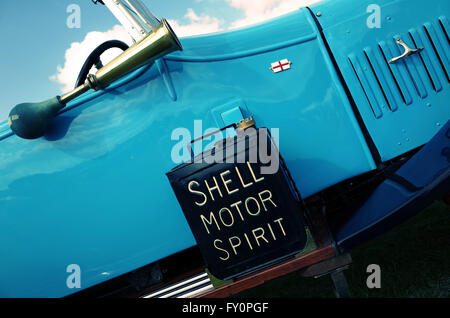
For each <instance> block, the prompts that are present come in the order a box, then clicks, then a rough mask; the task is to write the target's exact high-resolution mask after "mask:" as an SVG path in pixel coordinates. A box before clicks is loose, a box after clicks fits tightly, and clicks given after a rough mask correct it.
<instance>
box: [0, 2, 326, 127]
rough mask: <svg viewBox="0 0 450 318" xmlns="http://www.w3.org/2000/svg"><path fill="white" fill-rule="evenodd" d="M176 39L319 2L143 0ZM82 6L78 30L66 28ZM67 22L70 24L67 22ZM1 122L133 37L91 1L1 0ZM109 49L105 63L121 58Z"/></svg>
mask: <svg viewBox="0 0 450 318" xmlns="http://www.w3.org/2000/svg"><path fill="white" fill-rule="evenodd" d="M142 1H143V2H144V3H145V4H146V6H147V7H148V8H149V9H150V11H152V12H153V14H155V15H156V16H157V17H164V18H166V19H167V20H168V21H169V22H170V24H171V26H172V27H173V29H174V31H175V32H176V34H177V35H178V36H179V37H185V36H194V35H199V34H208V33H214V32H224V31H227V30H231V29H235V28H241V27H245V26H248V25H251V24H255V23H260V22H263V21H266V20H269V19H271V18H274V17H276V16H279V15H283V14H285V13H288V12H291V11H294V10H296V9H298V8H300V7H303V6H307V5H310V4H312V3H315V2H318V0H142ZM73 4H76V5H78V6H79V8H80V19H79V22H80V23H79V27H78V26H77V27H72V28H70V27H68V24H67V21H68V19H69V20H70V21H73V20H71V19H70V18H71V14H72V13H73V12H74V11H72V10H69V11H68V8H69V9H70V6H71V5H73ZM69 24H70V23H69ZM0 39H1V40H2V42H1V44H0V48H1V49H0V74H1V76H0V93H1V94H0V96H1V99H0V122H2V121H3V120H5V119H6V118H7V116H8V113H9V111H10V109H11V108H12V107H14V105H16V104H18V103H22V102H37V101H42V100H45V99H48V98H51V97H54V96H55V95H61V94H63V93H65V92H68V91H70V90H71V89H73V86H74V85H75V81H76V78H77V76H78V72H79V71H80V68H81V66H82V65H83V63H84V61H85V59H86V58H87V56H88V55H89V54H90V52H91V51H92V50H94V49H95V48H96V47H97V46H98V45H100V44H101V43H103V42H104V41H107V40H111V39H118V40H122V41H124V42H126V43H128V44H132V40H131V37H130V36H129V35H128V34H127V32H126V31H125V30H124V28H123V27H122V26H121V25H120V23H119V22H118V21H117V20H116V18H115V17H114V16H113V15H112V13H111V12H110V11H109V10H108V9H107V8H106V7H105V6H103V5H100V4H97V5H95V4H94V3H93V2H92V1H91V0H39V1H36V0H21V1H5V0H0ZM119 53H120V51H118V50H114V49H113V50H110V51H108V52H106V53H105V55H102V61H103V63H106V62H107V61H108V60H110V59H112V58H113V57H114V56H115V55H117V54H119Z"/></svg>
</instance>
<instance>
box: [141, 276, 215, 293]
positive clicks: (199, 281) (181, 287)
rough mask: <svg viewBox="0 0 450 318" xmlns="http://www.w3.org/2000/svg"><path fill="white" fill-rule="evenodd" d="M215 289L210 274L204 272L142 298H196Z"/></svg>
mask: <svg viewBox="0 0 450 318" xmlns="http://www.w3.org/2000/svg"><path fill="white" fill-rule="evenodd" d="M213 289H214V286H213V285H212V283H211V280H210V279H209V277H208V274H207V273H206V272H202V273H200V274H197V275H195V276H193V277H190V278H187V279H185V280H182V281H180V282H178V283H175V284H173V285H170V286H167V287H165V288H163V289H160V290H158V291H156V292H153V293H151V294H148V295H145V296H142V297H141V298H194V297H196V296H198V295H200V294H204V293H206V292H209V291H211V290H213Z"/></svg>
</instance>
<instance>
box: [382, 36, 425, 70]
mask: <svg viewBox="0 0 450 318" xmlns="http://www.w3.org/2000/svg"><path fill="white" fill-rule="evenodd" d="M396 42H397V43H398V44H399V45H401V46H403V48H404V49H405V52H403V54H402V55H400V56H397V57H394V58H392V59H390V60H389V64H394V63H397V62H398V61H400V60H403V59H404V58H406V57H408V56H410V55H412V54H415V53H418V52H420V51H422V50H423V47H419V48H417V49H411V48H410V47H409V46H408V45H407V44H406V43H405V42H403V40H402V39H400V38H399V37H398V38H397V41H396Z"/></svg>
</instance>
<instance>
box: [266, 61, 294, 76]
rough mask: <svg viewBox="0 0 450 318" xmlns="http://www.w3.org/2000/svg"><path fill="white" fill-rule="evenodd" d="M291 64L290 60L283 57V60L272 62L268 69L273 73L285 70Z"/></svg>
mask: <svg viewBox="0 0 450 318" xmlns="http://www.w3.org/2000/svg"><path fill="white" fill-rule="evenodd" d="M291 64H292V62H291V61H289V60H288V59H284V60H281V61H277V62H275V63H272V67H271V68H270V70H272V71H273V72H274V73H278V72H282V71H286V70H288V69H290V68H291Z"/></svg>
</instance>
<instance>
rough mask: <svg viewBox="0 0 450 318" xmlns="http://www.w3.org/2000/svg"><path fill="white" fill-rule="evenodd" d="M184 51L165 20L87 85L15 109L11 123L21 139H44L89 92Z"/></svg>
mask: <svg viewBox="0 0 450 318" xmlns="http://www.w3.org/2000/svg"><path fill="white" fill-rule="evenodd" d="M177 50H182V46H181V43H180V41H179V40H178V38H177V36H176V34H175V33H174V32H173V30H172V28H171V27H170V25H169V24H168V23H167V21H166V20H165V19H161V24H160V25H159V26H158V27H157V28H155V29H154V30H153V32H151V33H150V34H148V35H147V36H146V37H145V38H143V39H142V40H141V41H139V42H138V43H136V44H135V45H133V46H131V47H130V48H129V49H127V50H126V51H124V52H122V54H120V55H119V56H117V57H116V58H115V59H114V60H112V61H111V62H109V63H108V64H106V65H105V66H104V67H102V68H101V69H99V70H98V71H97V72H96V73H95V75H93V74H90V75H88V77H87V79H86V81H85V83H84V84H83V85H80V86H78V87H77V88H75V89H74V90H72V91H70V92H69V93H67V94H64V95H63V96H56V97H53V98H51V99H49V100H46V101H43V102H40V103H23V104H18V105H16V106H15V107H14V108H13V109H12V110H11V112H10V113H9V117H8V123H9V126H10V127H11V130H12V131H13V132H14V133H15V134H16V135H17V136H19V137H22V138H25V139H35V138H39V137H41V136H43V135H44V134H45V131H46V129H47V126H48V123H49V121H50V119H51V118H52V117H54V116H55V115H56V114H57V113H58V111H59V110H61V109H62V108H64V107H65V106H66V104H67V103H68V102H69V101H71V100H73V99H74V98H76V97H78V96H80V95H82V94H83V93H85V92H87V91H88V90H89V89H91V88H92V89H94V90H99V89H103V88H106V87H107V86H108V85H110V84H111V83H112V82H114V81H115V80H117V79H118V78H120V77H122V76H124V75H125V74H127V73H130V72H131V71H133V70H135V69H137V68H139V67H141V66H143V65H144V64H146V63H149V62H152V61H154V60H156V59H158V58H160V57H162V56H164V55H166V54H169V53H171V52H173V51H177Z"/></svg>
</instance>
